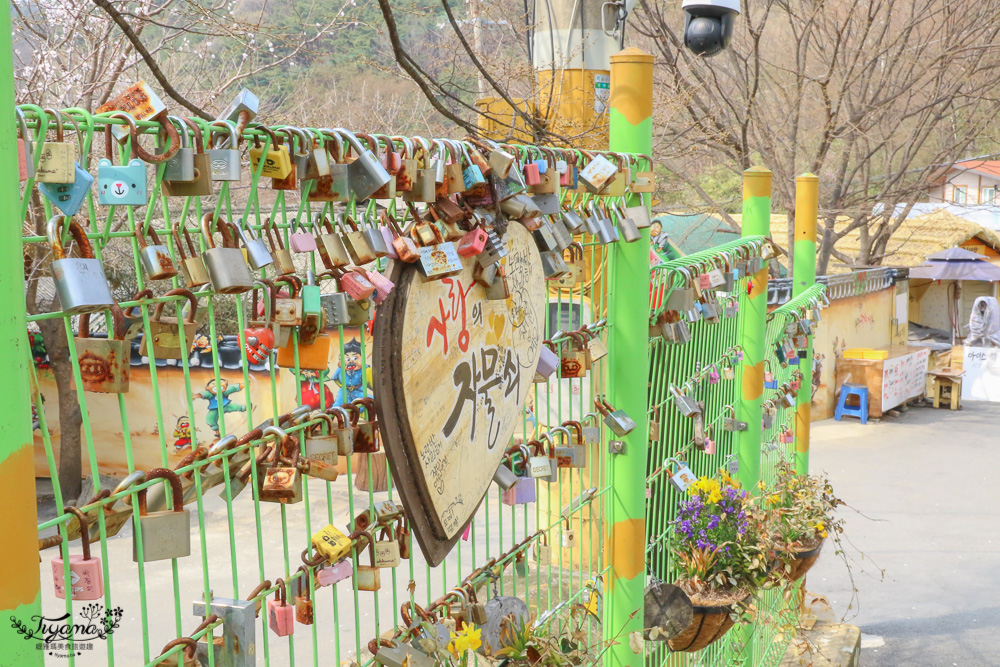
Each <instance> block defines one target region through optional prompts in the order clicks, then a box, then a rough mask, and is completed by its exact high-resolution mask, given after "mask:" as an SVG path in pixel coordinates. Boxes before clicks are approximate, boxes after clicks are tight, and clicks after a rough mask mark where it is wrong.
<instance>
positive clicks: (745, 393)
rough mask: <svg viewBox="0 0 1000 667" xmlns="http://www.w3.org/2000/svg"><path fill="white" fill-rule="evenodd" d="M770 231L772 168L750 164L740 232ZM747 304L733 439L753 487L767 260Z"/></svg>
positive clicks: (747, 484) (742, 475) (743, 475)
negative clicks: (739, 427)
mask: <svg viewBox="0 0 1000 667" xmlns="http://www.w3.org/2000/svg"><path fill="white" fill-rule="evenodd" d="M770 235H771V172H770V171H769V170H768V169H765V168H763V167H751V168H750V169H747V170H746V171H745V172H743V236H770ZM750 280H751V283H752V287H751V288H750V289H749V292H750V293H749V295H748V299H747V306H746V307H745V308H743V309H741V310H740V317H742V318H743V328H742V330H741V334H740V345H741V346H742V347H743V364H742V370H743V374H742V377H743V387H742V390H741V391H742V394H741V398H740V410H739V415H740V419H741V420H742V421H745V422H747V424H749V428H748V429H747V430H745V431H741V432H740V433H739V437H738V438H737V439H736V443H737V444H736V460H737V462H738V463H739V466H740V469H739V472H738V473H737V479H738V480H739V482H740V484H742V485H743V488H744V489H747V490H750V491H753V489H754V486H756V484H757V480H759V479H760V444H761V406H762V405H763V402H764V399H763V394H764V355H765V354H766V352H767V262H764V266H763V268H762V269H761V270H760V271H758V272H757V274H756V275H754V276H753V277H751V279H750Z"/></svg>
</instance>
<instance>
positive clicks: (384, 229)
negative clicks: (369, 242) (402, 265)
mask: <svg viewBox="0 0 1000 667" xmlns="http://www.w3.org/2000/svg"><path fill="white" fill-rule="evenodd" d="M383 215H384V214H383ZM378 233H379V234H381V235H382V240H383V241H385V249H386V250H387V251H388V252H387V253H386V257H388V258H389V259H399V253H397V252H396V249H395V248H394V247H393V245H392V242H393V241H395V240H396V235H395V234H394V233H393V232H392V229H391V228H390V227H389V225H387V224H385V223H384V218H383V224H381V225H379V226H378Z"/></svg>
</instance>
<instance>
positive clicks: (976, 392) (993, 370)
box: [962, 347, 1000, 403]
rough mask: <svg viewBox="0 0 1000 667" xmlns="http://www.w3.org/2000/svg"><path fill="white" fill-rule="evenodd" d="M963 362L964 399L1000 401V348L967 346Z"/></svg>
mask: <svg viewBox="0 0 1000 667" xmlns="http://www.w3.org/2000/svg"><path fill="white" fill-rule="evenodd" d="M963 350H964V352H965V355H964V360H963V362H962V370H963V371H964V372H965V375H963V376H962V400H963V401H992V402H994V403H1000V349H997V348H995V347H966V348H963Z"/></svg>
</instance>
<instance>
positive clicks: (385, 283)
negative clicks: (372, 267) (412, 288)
mask: <svg viewBox="0 0 1000 667" xmlns="http://www.w3.org/2000/svg"><path fill="white" fill-rule="evenodd" d="M358 271H361V272H364V275H365V278H367V279H368V282H370V283H371V284H372V285H374V286H375V291H374V292H373V293H372V297H371V298H372V301H374V302H375V303H376V305H377V304H380V303H382V302H383V301H385V300H386V299H387V298H388V297H389V292H391V291H392V288H393V287H395V286H396V283H394V282H392V281H391V280H389V279H388V278H386V277H385V276H383V275H382V274H381V273H379V272H378V271H369V270H368V269H363V268H361V267H358Z"/></svg>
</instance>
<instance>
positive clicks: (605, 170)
mask: <svg viewBox="0 0 1000 667" xmlns="http://www.w3.org/2000/svg"><path fill="white" fill-rule="evenodd" d="M586 154H587V155H588V157H590V162H588V163H587V166H585V167H584V168H583V169H581V170H580V173H579V179H580V181H581V182H582V183H583V184H584V186H586V188H587V190H588V191H589V192H592V193H594V194H597V193H599V192H601V190H604V189H605V188H606V187H607V186H608V185H609V184H610V183H611V181H612V179H614V178H615V177H616V176H617V175H618V167H617V166H616V165H615V164H613V163H612V162H611V161H610V160H608V159H607V158H606V157H604V156H603V155H601V154H600V153H598V154H596V155H594V154H593V153H586Z"/></svg>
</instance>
